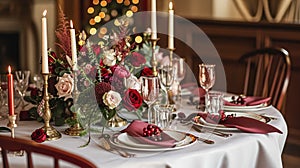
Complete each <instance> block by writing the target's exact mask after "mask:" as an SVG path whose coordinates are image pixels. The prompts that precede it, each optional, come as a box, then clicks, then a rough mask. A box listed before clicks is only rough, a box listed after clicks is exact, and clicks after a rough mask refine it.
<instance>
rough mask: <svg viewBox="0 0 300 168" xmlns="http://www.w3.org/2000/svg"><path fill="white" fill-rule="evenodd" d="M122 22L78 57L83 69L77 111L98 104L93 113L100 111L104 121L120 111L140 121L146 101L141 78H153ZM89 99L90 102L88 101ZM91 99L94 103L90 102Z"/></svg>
mask: <svg viewBox="0 0 300 168" xmlns="http://www.w3.org/2000/svg"><path fill="white" fill-rule="evenodd" d="M120 22H122V24H121V25H120V26H117V27H116V28H117V29H116V30H112V32H111V34H109V35H104V36H103V37H102V38H99V39H97V40H95V39H93V38H91V37H90V38H89V40H87V41H86V45H84V46H82V47H81V49H80V51H79V57H78V62H79V63H78V64H79V67H81V71H80V73H79V74H78V76H79V77H78V82H79V83H81V85H80V84H79V87H78V88H79V90H81V95H80V96H79V102H78V103H79V104H80V105H78V109H80V107H82V106H84V105H86V104H97V106H98V108H95V109H94V110H96V111H97V110H98V111H99V112H100V114H102V117H103V118H104V119H105V121H108V120H110V119H111V118H113V117H114V116H115V115H116V114H117V112H118V110H121V109H122V110H126V111H132V112H135V113H136V114H137V116H138V117H139V118H141V111H142V109H141V107H142V104H143V100H142V97H141V95H140V82H139V79H138V78H139V77H140V76H141V75H152V71H151V69H150V68H148V66H147V60H146V57H145V56H144V55H143V54H142V53H141V52H140V51H141V50H139V48H138V46H137V45H136V44H135V43H134V42H133V41H132V40H131V39H132V38H131V37H130V36H129V35H128V31H129V27H128V24H127V23H126V20H125V21H124V20H122V21H120ZM90 39H91V40H90ZM92 91H94V95H93V94H92V93H91V92H92ZM93 96H95V97H93ZM88 98H90V99H89V102H86V100H87V99H88ZM92 99H95V101H94V102H93V101H90V100H92ZM81 101H82V102H81ZM96 111H95V112H96ZM96 114H98V115H99V113H97V112H96ZM83 115H85V116H86V113H84V114H83ZM92 118H95V117H92Z"/></svg>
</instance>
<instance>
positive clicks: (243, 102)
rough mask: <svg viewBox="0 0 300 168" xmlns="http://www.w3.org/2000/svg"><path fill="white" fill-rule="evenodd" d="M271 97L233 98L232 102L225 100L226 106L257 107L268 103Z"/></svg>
mask: <svg viewBox="0 0 300 168" xmlns="http://www.w3.org/2000/svg"><path fill="white" fill-rule="evenodd" d="M270 100H271V97H259V96H241V95H240V96H238V97H236V96H232V98H231V101H226V100H225V102H224V103H225V105H226V106H255V105H260V104H264V103H268V102H269V101H270Z"/></svg>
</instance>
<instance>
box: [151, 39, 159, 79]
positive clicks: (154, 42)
mask: <svg viewBox="0 0 300 168" xmlns="http://www.w3.org/2000/svg"><path fill="white" fill-rule="evenodd" d="M150 40H151V43H152V60H151V65H152V69H153V75H154V76H157V60H156V57H155V47H156V44H157V41H158V40H159V38H157V39H150Z"/></svg>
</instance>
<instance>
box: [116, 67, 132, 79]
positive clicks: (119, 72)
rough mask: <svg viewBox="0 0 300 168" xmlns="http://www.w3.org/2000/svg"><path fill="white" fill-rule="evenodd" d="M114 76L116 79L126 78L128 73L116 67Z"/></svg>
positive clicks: (122, 68) (124, 69)
mask: <svg viewBox="0 0 300 168" xmlns="http://www.w3.org/2000/svg"><path fill="white" fill-rule="evenodd" d="M114 76H115V77H118V78H128V77H129V76H130V72H129V71H128V70H127V69H126V68H125V67H123V66H117V67H116V68H115V70H114Z"/></svg>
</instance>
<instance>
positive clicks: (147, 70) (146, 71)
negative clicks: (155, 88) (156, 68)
mask: <svg viewBox="0 0 300 168" xmlns="http://www.w3.org/2000/svg"><path fill="white" fill-rule="evenodd" d="M141 76H153V71H152V69H151V68H149V67H144V69H143V70H142V72H141Z"/></svg>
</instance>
